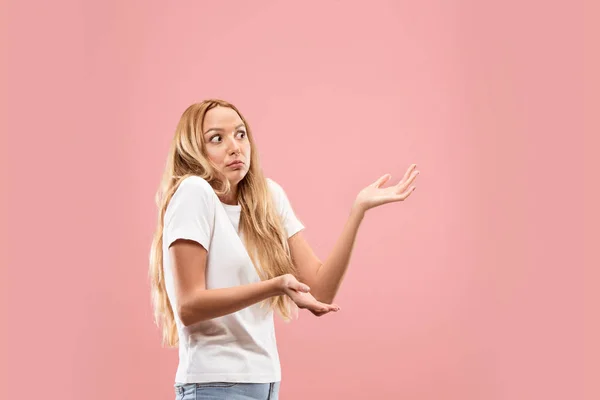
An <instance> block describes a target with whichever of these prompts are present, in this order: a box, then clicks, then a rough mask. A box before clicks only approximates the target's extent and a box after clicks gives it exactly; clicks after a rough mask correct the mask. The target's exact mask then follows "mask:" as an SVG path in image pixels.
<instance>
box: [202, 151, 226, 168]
mask: <svg viewBox="0 0 600 400" xmlns="http://www.w3.org/2000/svg"><path fill="white" fill-rule="evenodd" d="M221 153H223V152H222V151H219V150H215V149H211V148H207V149H206V154H207V155H208V158H209V159H210V161H212V162H213V163H215V164H216V165H221V164H223V162H224V159H225V157H224V154H221Z"/></svg>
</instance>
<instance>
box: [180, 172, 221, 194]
mask: <svg viewBox="0 0 600 400" xmlns="http://www.w3.org/2000/svg"><path fill="white" fill-rule="evenodd" d="M214 193H215V191H214V190H213V188H212V186H210V183H208V181H207V180H206V179H204V178H201V177H199V176H196V175H192V176H188V177H186V178H184V179H183V180H182V181H181V182H180V183H179V186H178V187H177V190H176V191H175V195H179V196H181V195H182V194H185V195H192V196H211V195H212V194H214Z"/></svg>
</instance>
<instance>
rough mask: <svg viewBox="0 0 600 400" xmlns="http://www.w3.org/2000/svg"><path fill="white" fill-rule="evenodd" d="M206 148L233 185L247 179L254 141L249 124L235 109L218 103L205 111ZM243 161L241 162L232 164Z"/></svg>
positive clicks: (203, 128)
mask: <svg viewBox="0 0 600 400" xmlns="http://www.w3.org/2000/svg"><path fill="white" fill-rule="evenodd" d="M202 133H203V135H204V143H205V145H206V152H207V154H208V157H209V158H210V160H211V161H212V162H213V163H214V164H215V165H216V166H217V168H218V169H219V170H220V171H221V172H223V173H224V174H225V176H226V177H227V179H228V180H229V182H230V184H231V185H232V186H234V187H235V186H237V184H238V183H239V182H240V181H241V180H242V179H244V176H246V173H248V169H249V168H250V141H249V140H248V136H247V131H246V126H245V125H244V121H242V119H241V118H240V116H239V115H238V113H237V112H235V110H233V109H231V108H229V107H220V106H218V107H215V108H212V109H210V110H209V111H208V112H207V113H206V114H205V115H204V123H203V126H202ZM234 161H240V162H241V163H238V164H231V163H232V162H234Z"/></svg>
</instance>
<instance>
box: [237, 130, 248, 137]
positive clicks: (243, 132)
mask: <svg viewBox="0 0 600 400" xmlns="http://www.w3.org/2000/svg"><path fill="white" fill-rule="evenodd" d="M238 133H241V134H242V135H243V136H242V137H246V132H245V131H238Z"/></svg>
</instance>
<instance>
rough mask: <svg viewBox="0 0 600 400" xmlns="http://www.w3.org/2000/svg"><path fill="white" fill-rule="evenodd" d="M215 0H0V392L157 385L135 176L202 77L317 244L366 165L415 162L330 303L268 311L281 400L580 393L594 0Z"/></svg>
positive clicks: (142, 390)
mask: <svg viewBox="0 0 600 400" xmlns="http://www.w3.org/2000/svg"><path fill="white" fill-rule="evenodd" d="M230 3H232V2H222V3H218V4H217V2H200V1H195V2H192V1H178V2H169V4H165V3H164V2H157V1H152V2H150V1H128V2H123V1H102V2H99V1H96V2H93V1H87V2H83V1H60V2H42V1H37V2H28V1H16V0H13V1H9V2H6V1H4V2H2V6H1V9H0V27H1V29H2V31H1V32H0V33H1V34H0V45H1V46H2V47H1V49H2V53H1V54H0V60H1V61H0V68H1V71H0V72H1V73H0V77H1V79H2V80H1V86H0V88H1V93H2V98H1V101H2V104H1V111H0V112H1V114H0V117H1V118H0V123H1V126H0V128H1V132H2V135H1V142H0V145H1V146H0V151H1V153H0V157H1V158H0V160H1V162H2V168H0V171H1V175H0V176H1V177H2V196H1V207H0V210H1V213H2V214H1V217H2V220H1V221H2V224H1V226H2V231H1V233H2V238H1V239H2V240H1V245H2V248H1V253H0V259H1V263H2V268H1V269H0V271H1V272H0V273H1V274H2V275H1V276H0V282H1V287H0V293H1V294H2V301H1V302H0V304H1V311H2V315H1V320H0V323H1V324H2V325H1V331H0V335H1V336H0V339H1V348H0V351H1V353H0V354H1V362H2V364H1V366H0V367H1V375H0V379H1V380H0V398H2V399H15V398H30V397H31V398H33V397H39V396H40V395H42V394H43V396H42V397H44V398H49V399H50V398H51V399H59V398H60V399H89V400H95V399H169V398H174V392H173V388H172V385H173V378H174V373H175V368H176V363H177V354H176V350H170V349H164V348H161V347H160V341H159V340H160V338H159V332H158V330H157V328H156V327H155V326H154V325H153V322H152V316H151V309H150V300H149V292H148V290H149V286H148V279H147V268H148V266H147V260H148V252H149V245H150V241H151V237H152V232H153V230H154V228H155V222H156V210H155V206H154V203H153V196H154V192H155V190H156V188H157V185H158V182H159V178H160V173H161V171H162V168H163V165H164V160H165V157H166V153H167V147H168V144H169V141H170V139H171V137H172V135H173V131H174V128H175V124H176V123H177V120H178V118H179V116H180V115H181V113H182V112H183V110H184V109H185V108H186V107H187V106H188V105H189V104H191V103H192V102H195V101H199V100H201V99H204V98H207V97H219V98H223V99H226V100H228V101H231V102H233V103H234V104H236V105H237V106H239V108H240V109H241V110H242V112H243V113H244V114H245V116H246V117H247V118H248V120H249V121H250V124H251V127H252V128H253V130H254V133H255V136H256V139H257V141H258V145H259V151H260V155H261V159H262V163H263V167H264V170H265V171H266V174H267V176H270V177H272V178H273V179H275V180H277V181H278V182H279V183H280V184H281V185H282V186H283V187H284V188H285V190H286V191H287V193H288V196H289V197H290V199H291V201H292V204H293V206H294V208H295V210H296V212H297V214H298V216H299V217H300V219H301V220H302V221H303V222H304V223H305V225H306V226H307V229H306V232H305V234H306V236H307V237H308V240H309V241H310V243H311V244H312V246H313V247H314V249H315V251H316V252H317V254H318V255H319V256H320V257H321V258H322V259H325V258H326V257H327V255H328V252H329V251H330V249H331V248H332V246H333V244H334V242H335V240H336V239H337V236H338V234H339V233H340V231H341V228H342V226H343V224H344V221H345V219H346V217H347V215H348V210H349V206H350V204H351V202H352V200H353V199H354V196H355V195H356V194H357V193H358V191H359V190H360V189H361V188H363V187H364V186H366V185H367V184H369V183H371V182H372V181H374V180H375V179H377V178H378V177H379V176H381V175H383V174H384V173H386V172H389V173H391V174H392V179H393V181H394V182H396V180H397V179H399V178H400V177H401V175H402V174H403V173H404V171H405V169H406V168H407V167H408V165H410V163H413V162H414V163H417V164H418V166H419V169H420V171H421V175H420V176H419V178H418V185H417V190H416V191H415V193H414V194H413V195H412V196H411V197H410V198H409V200H408V201H407V202H405V203H397V204H392V205H386V206H383V207H381V208H378V209H374V210H372V211H370V212H369V213H368V214H367V217H366V219H365V220H364V223H363V225H362V227H361V230H360V232H359V236H358V241H357V244H356V247H355V250H354V255H353V258H352V261H351V265H350V268H349V272H348V274H347V276H346V279H345V282H344V285H343V287H342V290H341V292H340V293H339V296H338V297H337V299H336V302H337V303H338V304H339V305H340V306H341V307H342V310H341V312H339V313H338V314H335V315H330V316H326V317H323V318H321V319H318V318H314V317H313V316H312V315H310V314H308V313H302V314H301V315H300V319H299V320H298V321H295V322H293V323H291V324H283V323H281V321H280V320H279V319H278V320H277V330H278V342H279V348H280V353H281V359H282V368H283V383H282V387H281V398H282V399H283V400H294V399H364V398H378V399H461V400H470V399H486V400H496V399H511V400H512V399H595V398H600V396H598V395H599V393H600V390H599V389H600V384H599V382H598V371H599V366H600V362H599V360H600V347H599V344H598V337H600V329H599V328H600V324H599V322H598V315H599V313H598V305H599V300H600V299H599V296H598V277H599V276H598V272H597V267H598V265H600V263H598V261H597V255H598V251H597V248H598V247H597V238H598V236H595V239H596V240H593V239H594V236H593V231H594V230H597V226H598V225H597V222H596V221H598V219H597V216H598V212H597V211H596V210H595V209H594V210H593V209H592V207H594V208H597V204H598V191H597V183H598V171H599V168H598V162H597V158H598V156H597V147H596V149H595V150H594V145H595V146H597V145H598V140H597V139H596V137H594V138H592V133H595V134H598V132H599V131H598V130H593V129H592V124H596V123H597V122H598V117H597V115H595V113H597V106H598V102H597V99H598V97H597V96H596V89H597V88H598V87H599V86H598V77H597V75H594V76H592V74H596V73H597V71H598V70H600V66H599V63H598V57H597V54H596V53H594V54H592V52H591V51H592V49H594V50H596V51H597V49H598V48H599V47H598V45H597V44H594V43H592V40H593V39H594V38H597V37H598V29H597V28H596V27H597V26H598V25H597V24H596V25H595V26H592V22H593V21H592V18H593V16H594V15H595V12H596V11H597V7H594V9H593V10H592V9H591V3H592V2H588V3H587V4H585V5H584V4H582V3H578V2H569V3H567V2H563V3H565V4H569V5H568V6H567V5H565V4H559V3H560V2H550V4H548V2H542V1H504V2H486V3H487V4H485V5H484V4H483V2H481V1H455V2H447V1H423V2H415V1H395V2H392V1H385V2H384V1H369V2H368V3H367V2H352V3H350V2H342V1H323V2H316V1H309V2H306V1H305V2H296V3H294V4H292V2H285V3H284V2H274V1H269V2H258V4H256V3H255V2H253V3H254V4H251V2H233V3H235V5H233V4H230ZM221 4H222V5H221ZM366 4H368V8H365V6H366ZM592 29H593V30H595V31H594V32H592ZM594 105H595V106H594ZM594 126H598V125H594ZM592 158H593V159H592ZM592 257H594V258H595V259H596V262H595V263H594V262H593V261H592ZM592 266H594V267H596V269H595V270H593V271H592ZM596 396H598V397H596Z"/></svg>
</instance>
